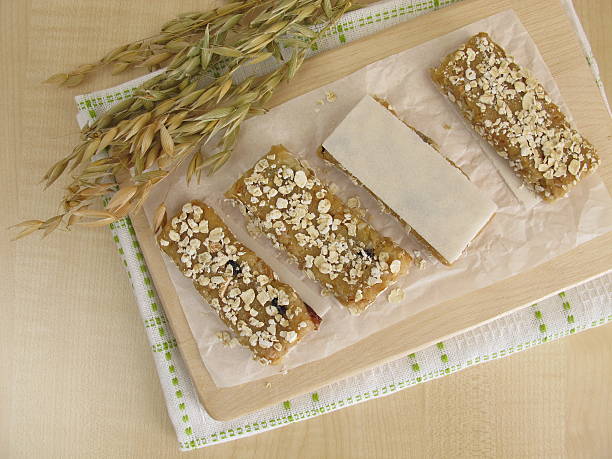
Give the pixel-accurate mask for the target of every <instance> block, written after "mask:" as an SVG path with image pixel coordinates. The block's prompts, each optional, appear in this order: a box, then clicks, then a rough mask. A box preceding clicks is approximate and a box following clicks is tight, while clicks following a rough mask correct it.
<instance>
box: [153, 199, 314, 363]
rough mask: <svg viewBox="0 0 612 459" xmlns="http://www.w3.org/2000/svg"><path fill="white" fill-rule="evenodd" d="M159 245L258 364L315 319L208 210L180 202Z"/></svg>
mask: <svg viewBox="0 0 612 459" xmlns="http://www.w3.org/2000/svg"><path fill="white" fill-rule="evenodd" d="M158 241H159V245H160V247H161V248H162V250H163V251H164V252H165V253H166V254H167V255H168V256H170V258H172V260H173V261H174V263H176V265H177V266H178V267H179V269H180V270H181V272H182V273H183V274H184V275H185V276H187V277H189V278H190V279H193V285H194V286H195V288H196V290H197V291H198V292H199V293H200V295H202V297H204V299H205V300H206V301H207V302H208V304H209V305H210V306H211V307H212V308H213V309H214V310H215V311H216V312H217V314H218V315H219V317H220V318H221V320H222V321H223V322H224V323H225V324H226V325H227V326H228V327H229V328H230V329H231V330H232V331H233V332H234V333H235V335H236V337H237V340H238V342H239V343H240V344H242V345H243V346H245V347H248V348H249V349H250V350H251V352H252V353H253V358H254V359H256V360H259V362H260V363H262V364H277V363H279V362H280V361H281V359H282V358H283V356H284V355H285V354H286V353H287V352H288V351H289V350H290V349H291V348H292V347H293V346H295V345H296V344H297V343H298V342H299V341H300V340H301V339H302V338H303V337H304V336H306V335H307V334H308V333H310V332H312V331H313V330H316V329H317V328H318V327H319V323H320V322H321V319H320V318H319V317H318V316H317V314H316V313H315V312H314V311H313V310H312V309H311V308H310V307H309V306H308V305H306V304H304V303H303V302H302V300H301V299H300V298H299V296H298V295H297V293H296V292H295V290H293V288H291V286H289V285H287V284H284V283H282V282H280V281H279V280H278V277H277V275H276V273H275V272H274V271H272V268H270V267H269V266H268V265H267V264H266V263H265V262H264V261H263V260H262V259H261V258H259V257H258V256H257V255H255V253H254V252H253V251H252V250H250V249H249V248H248V247H245V246H244V245H242V244H241V243H240V242H239V241H237V240H236V237H235V236H234V234H233V233H232V232H231V231H230V229H229V228H228V227H227V226H226V225H225V223H223V221H222V220H221V218H220V217H219V216H218V215H217V214H216V213H215V211H214V210H213V209H211V208H210V207H208V206H207V205H205V204H204V203H202V202H199V201H191V202H188V203H186V204H185V205H184V206H183V208H182V210H181V212H180V213H179V214H178V215H176V216H175V217H174V218H172V220H171V221H170V222H169V223H168V224H167V225H166V226H165V227H164V228H163V230H162V232H161V234H160V236H159V238H158Z"/></svg>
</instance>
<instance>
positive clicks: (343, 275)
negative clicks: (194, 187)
mask: <svg viewBox="0 0 612 459" xmlns="http://www.w3.org/2000/svg"><path fill="white" fill-rule="evenodd" d="M226 196H227V197H228V198H231V199H234V200H235V201H237V202H238V203H239V205H240V207H241V209H242V211H243V213H244V214H245V215H246V216H247V217H248V218H249V219H250V220H251V221H252V222H254V223H255V225H256V226H257V227H258V228H259V229H260V230H261V231H262V232H263V233H264V234H265V235H266V236H267V237H268V238H269V239H270V240H272V242H273V243H274V245H275V246H276V247H277V248H281V249H283V250H284V251H285V252H286V253H287V254H288V255H289V257H290V258H291V259H292V260H293V261H295V262H296V263H297V264H298V266H299V267H300V268H301V269H304V270H305V271H306V274H307V275H308V276H309V277H310V278H311V279H313V280H317V281H318V282H319V283H320V284H322V285H323V286H324V288H325V289H327V290H329V292H330V293H332V294H333V295H334V296H335V297H336V298H337V299H338V301H339V302H340V303H342V304H343V305H344V306H346V307H347V308H349V310H350V311H351V312H352V313H354V314H359V313H361V312H362V311H364V310H365V309H366V308H367V306H368V305H370V304H371V303H372V302H373V301H374V299H375V298H376V297H377V296H378V295H379V294H380V293H381V292H382V291H383V290H385V289H386V288H387V287H388V286H389V285H390V284H391V283H392V282H394V281H395V280H396V279H397V278H398V277H399V276H400V275H402V274H404V273H406V272H407V271H408V265H409V264H410V262H411V261H412V258H411V257H410V255H408V253H406V251H405V250H403V249H402V248H401V247H399V246H398V245H397V244H395V243H394V242H393V241H392V240H391V239H389V238H386V237H383V236H381V235H380V234H379V233H378V232H377V231H376V230H375V229H374V228H372V227H371V226H370V225H369V224H368V223H367V222H366V221H365V220H364V219H363V218H362V217H361V216H359V215H358V214H357V212H356V211H355V210H354V209H351V208H349V207H348V206H347V205H346V204H345V203H344V202H342V200H340V198H338V197H337V196H335V195H334V193H332V192H331V191H330V190H329V188H328V187H327V186H325V185H324V184H323V183H321V181H320V180H318V179H317V177H316V176H315V174H314V172H313V171H312V170H311V169H310V168H308V167H306V166H304V165H303V164H302V163H301V162H300V161H299V160H298V159H297V158H296V157H295V156H293V155H292V154H291V153H289V152H288V151H287V150H286V149H285V148H284V147H283V146H280V145H279V146H274V147H272V149H271V150H270V152H269V153H268V154H267V155H265V156H264V157H262V158H261V159H260V160H259V161H257V163H256V164H255V166H254V167H253V168H251V169H250V170H248V171H247V172H246V173H245V174H243V175H242V177H241V178H240V179H239V180H238V181H237V182H236V183H235V184H234V185H233V186H232V187H231V189H230V190H229V191H228V192H227V193H226Z"/></svg>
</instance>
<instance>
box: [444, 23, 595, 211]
mask: <svg viewBox="0 0 612 459" xmlns="http://www.w3.org/2000/svg"><path fill="white" fill-rule="evenodd" d="M432 78H433V80H434V82H435V83H437V84H438V85H439V86H440V88H441V89H442V91H443V93H444V94H445V95H446V96H447V97H448V98H449V99H450V100H451V101H452V102H455V103H456V104H457V105H458V106H459V108H460V110H461V112H462V113H463V115H464V117H465V118H467V119H468V120H469V121H470V122H471V123H472V125H473V126H474V129H475V130H476V132H478V133H479V134H480V135H482V136H483V137H484V138H485V139H487V140H488V141H489V143H491V145H492V146H493V147H494V148H495V149H496V151H497V153H498V154H499V155H501V156H502V157H504V158H506V159H507V160H508V162H509V164H510V167H512V169H513V170H514V172H515V173H516V174H517V175H518V176H519V177H521V178H522V180H523V182H524V183H525V184H526V185H527V186H528V187H530V188H531V189H533V190H534V191H535V192H537V193H538V194H539V195H540V196H541V197H543V198H544V199H545V200H550V201H552V200H554V199H557V198H559V197H561V196H564V195H566V194H567V193H568V191H569V190H570V189H571V187H572V186H574V185H576V183H577V182H578V181H579V180H580V179H582V178H583V177H585V176H586V175H588V174H589V173H591V172H592V171H593V170H595V169H596V168H597V166H598V165H599V162H600V159H599V156H598V155H597V152H596V151H595V149H594V148H593V145H591V143H589V142H588V141H587V140H586V139H585V138H584V137H582V136H581V135H580V133H579V132H578V131H576V129H574V128H573V127H572V126H571V124H570V123H569V121H568V120H567V118H566V117H565V115H564V114H563V113H562V112H561V110H560V109H559V107H558V106H557V105H556V104H555V103H554V102H552V101H551V99H550V96H549V95H548V94H547V93H546V91H545V90H544V88H543V87H542V85H541V84H540V83H539V82H538V80H537V79H536V78H535V77H534V76H533V74H532V73H531V72H530V71H529V70H528V69H526V68H524V67H522V66H520V65H519V64H517V63H516V62H515V61H514V59H513V58H512V57H511V56H508V55H507V54H506V52H505V51H504V50H503V49H502V48H501V47H500V46H499V45H497V44H496V43H495V42H493V40H492V39H491V37H489V36H488V35H487V34H486V33H480V34H478V35H476V36H474V37H472V38H471V39H470V40H469V41H468V42H467V43H466V44H465V45H463V46H462V47H461V48H460V49H458V50H457V51H455V52H454V53H452V54H450V55H449V56H447V57H446V59H445V60H444V61H443V63H442V64H441V65H440V66H439V67H438V68H436V69H434V70H433V71H432Z"/></svg>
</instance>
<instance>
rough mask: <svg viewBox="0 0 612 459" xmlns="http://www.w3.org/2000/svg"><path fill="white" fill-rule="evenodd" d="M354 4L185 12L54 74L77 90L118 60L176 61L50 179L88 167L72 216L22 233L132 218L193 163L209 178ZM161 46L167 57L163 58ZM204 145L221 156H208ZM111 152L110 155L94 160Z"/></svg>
mask: <svg viewBox="0 0 612 459" xmlns="http://www.w3.org/2000/svg"><path fill="white" fill-rule="evenodd" d="M350 7H351V2H350V1H349V0H336V1H331V0H316V1H310V0H284V1H281V2H271V1H255V0H252V1H248V2H236V3H232V4H229V5H226V6H224V7H222V8H218V9H216V10H212V11H210V12H205V13H191V14H186V15H182V16H179V17H178V18H176V19H173V20H172V21H170V22H169V23H167V24H165V25H164V26H163V27H162V31H161V33H160V35H159V36H157V37H154V39H147V40H140V41H138V42H135V43H133V44H130V45H126V46H125V47H122V48H118V50H119V49H120V51H117V50H114V51H112V52H111V53H109V54H108V55H107V56H105V57H104V58H102V59H101V60H100V61H98V63H96V64H87V66H85V67H83V66H82V67H83V68H79V69H77V70H76V71H74V72H76V73H74V72H71V73H70V74H62V75H68V77H67V78H66V79H63V76H62V78H59V77H57V76H54V77H52V78H51V80H53V81H52V82H56V83H60V84H64V85H73V84H72V83H75V82H76V83H75V84H78V82H80V81H81V80H82V79H83V78H84V76H85V74H87V73H89V72H92V71H94V70H96V69H98V68H100V67H101V66H103V65H107V64H109V63H114V65H116V64H127V66H130V65H136V64H142V65H143V66H149V65H147V64H145V62H146V60H147V59H150V58H151V56H161V55H162V54H163V53H167V54H169V55H168V57H167V59H170V57H171V58H172V60H171V61H170V62H169V63H168V66H167V68H166V71H165V72H163V73H161V74H160V75H157V76H156V77H154V78H152V79H150V80H148V81H147V82H145V83H144V84H142V85H141V86H140V87H139V88H138V89H137V90H136V91H135V94H134V97H133V98H131V99H127V100H124V101H122V102H120V103H119V104H117V105H115V106H113V107H112V108H111V109H110V110H109V111H107V112H106V113H105V114H104V115H102V116H101V117H100V118H99V119H98V120H97V121H96V122H94V123H93V124H92V125H90V126H87V127H85V128H84V129H83V130H82V133H81V140H80V142H79V144H78V145H77V146H76V147H75V148H74V150H73V151H72V152H71V153H70V154H69V155H68V156H66V157H65V158H62V159H61V160H59V161H58V162H57V163H55V164H54V165H53V166H52V167H51V168H50V169H49V171H48V172H47V173H46V174H45V176H44V178H43V181H44V182H45V188H46V187H48V186H50V185H51V184H53V183H54V182H55V181H56V180H57V179H58V178H59V177H60V176H62V175H63V174H66V173H67V172H70V171H74V170H75V169H77V168H79V169H78V172H77V173H74V175H72V182H71V183H70V184H69V185H68V187H67V189H66V190H67V192H66V194H65V196H64V199H63V200H62V203H61V208H62V213H60V214H59V215H56V216H54V217H52V218H50V219H48V220H45V221H41V220H30V221H28V222H23V223H22V224H21V227H23V228H24V230H22V232H21V233H20V234H19V235H18V236H17V237H22V236H25V235H27V234H31V233H33V232H35V231H39V230H42V231H44V233H45V235H46V234H49V233H50V232H51V231H53V230H54V229H57V228H58V227H60V226H61V225H62V223H64V225H65V226H66V227H71V226H72V225H81V226H101V225H106V224H108V223H111V222H113V221H116V220H118V219H120V218H123V217H125V216H127V215H128V214H129V213H132V212H136V211H137V210H138V209H140V208H141V206H142V204H143V203H144V201H145V200H146V198H147V196H148V194H149V193H150V191H151V189H152V188H153V187H154V186H155V184H156V183H158V182H159V181H161V180H163V179H164V178H165V177H167V176H168V175H169V174H170V173H171V172H172V171H173V170H174V169H176V168H178V167H179V165H181V164H183V163H184V162H188V165H187V170H186V179H187V181H188V182H190V181H191V180H193V179H196V180H200V178H201V175H202V173H203V172H206V173H207V174H213V173H215V172H216V171H217V170H218V169H219V168H221V167H222V166H223V165H224V164H225V163H226V162H227V161H228V159H229V158H230V157H231V153H232V150H233V148H234V145H235V144H236V140H237V137H238V133H239V131H240V126H241V124H242V122H243V121H244V120H245V119H247V118H249V117H251V116H254V115H257V114H262V113H265V111H266V108H265V106H266V103H267V102H268V100H269V99H270V97H271V96H272V94H273V93H274V91H275V89H276V88H277V87H278V86H279V85H280V84H281V83H282V82H288V81H290V80H291V79H292V78H293V77H294V76H295V74H296V72H297V70H298V69H299V68H300V66H301V65H302V63H303V61H304V59H305V57H306V53H307V50H308V49H309V48H310V47H311V46H312V44H313V43H314V42H315V41H316V40H317V39H318V38H319V37H320V36H321V34H323V33H324V32H325V31H326V30H327V29H328V28H329V27H330V26H332V25H333V24H334V23H335V22H336V21H337V20H338V19H339V18H340V17H341V16H342V14H344V13H345V12H346V11H347V10H348V9H349V8H350ZM313 24H314V25H316V26H315V27H309V25H313ZM162 36H163V38H161V37H162ZM169 37H172V38H171V39H169V40H167V41H166V39H168V38H169ZM176 40H179V41H176ZM181 40H182V41H181ZM169 43H170V44H171V46H168V44H169ZM176 43H180V46H179V45H176V46H174V45H175V44H176ZM157 46H163V48H164V49H165V51H163V52H162V51H160V52H157V50H158V48H157ZM123 48H125V49H123ZM159 49H161V48H159ZM128 51H129V52H132V51H133V54H125V53H126V52H128ZM126 56H134V57H133V60H132V57H129V58H126ZM136 56H139V57H138V59H137V58H136ZM141 58H142V59H141ZM272 58H273V59H275V60H276V62H277V64H279V65H278V67H277V68H276V70H274V71H273V72H271V73H269V74H267V75H263V76H260V77H254V76H253V77H249V78H247V79H245V80H243V81H238V78H237V77H236V72H237V71H238V70H239V69H241V68H243V66H245V65H251V64H254V63H258V62H261V61H264V60H267V59H272ZM158 59H161V57H160V58H158ZM167 59H166V60H167ZM128 61H129V62H128ZM148 62H149V63H151V62H152V61H151V60H149V61H148ZM162 62H163V61H161V60H160V62H158V63H155V65H160V64H161V63H162ZM127 66H126V68H127ZM211 74H212V75H216V76H215V77H211ZM56 77H57V78H56ZM73 77H74V78H73ZM77 77H78V78H77ZM71 79H72V81H71ZM77 80H78V81H77ZM70 81H71V82H70ZM69 82H70V83H69ZM203 145H204V146H206V150H207V151H209V152H211V151H212V153H213V154H209V155H208V156H205V155H204V153H203V151H202V146H203ZM103 151H104V152H106V153H107V155H106V157H102V158H100V159H96V160H94V161H92V158H93V157H94V156H95V155H97V154H99V153H101V152H103ZM95 157H96V158H99V156H95ZM118 176H119V177H125V176H128V177H129V180H127V181H125V184H124V186H123V187H122V188H121V190H120V191H118V192H117V193H116V194H115V195H114V196H113V198H112V199H111V200H110V201H109V202H108V203H107V204H106V205H105V206H104V210H96V209H95V207H98V208H99V207H100V206H99V204H100V203H101V202H103V200H104V197H105V196H107V195H108V193H109V191H112V190H113V189H114V187H115V185H114V183H115V182H114V179H115V177H118ZM160 207H161V206H160ZM164 215H165V208H164V209H163V212H162V210H158V212H157V215H156V218H155V220H156V223H155V224H156V226H160V225H161V222H162V221H163V218H164Z"/></svg>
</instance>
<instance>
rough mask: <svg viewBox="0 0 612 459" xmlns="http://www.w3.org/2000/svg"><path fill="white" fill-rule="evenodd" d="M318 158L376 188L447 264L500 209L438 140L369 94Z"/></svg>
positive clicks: (387, 206)
mask: <svg viewBox="0 0 612 459" xmlns="http://www.w3.org/2000/svg"><path fill="white" fill-rule="evenodd" d="M363 126H367V129H366V130H364V129H363ZM319 155H320V156H321V157H322V158H323V159H325V160H326V161H328V162H330V163H332V164H334V165H336V166H338V167H339V168H340V169H341V170H343V171H344V172H346V173H347V174H348V175H349V176H350V177H351V179H353V180H354V181H355V182H357V183H358V184H360V185H362V186H363V187H364V188H366V189H367V190H368V191H370V193H372V194H373V195H374V196H375V197H376V198H377V199H378V201H379V202H380V203H381V204H382V205H383V208H384V209H385V210H386V211H387V212H388V213H390V214H392V215H393V216H395V217H396V218H397V219H398V220H400V222H402V223H403V224H404V225H408V226H409V227H410V228H411V229H412V233H413V234H414V235H415V236H416V237H417V238H418V239H419V240H420V241H421V242H424V244H425V245H426V246H427V247H428V248H429V249H430V251H431V252H432V253H433V254H434V255H435V256H436V257H437V258H438V259H439V260H440V261H442V262H443V263H445V264H451V263H453V262H454V261H456V260H457V258H459V256H460V255H461V254H462V252H463V251H464V250H465V248H466V247H467V245H468V244H469V243H470V241H471V240H472V239H473V238H474V237H475V236H476V235H477V234H478V233H479V232H480V231H481V230H482V228H483V227H484V225H486V223H487V222H488V221H489V220H490V219H491V217H492V216H493V213H494V212H495V210H496V208H497V207H496V205H495V203H493V202H492V201H491V200H490V199H489V198H488V197H487V196H485V195H484V193H482V192H481V191H480V190H479V189H478V188H477V187H476V186H475V185H474V184H473V183H472V182H470V180H469V179H468V177H467V176H466V175H465V174H464V173H463V172H462V171H461V169H459V168H458V167H457V166H456V165H454V164H453V163H452V162H451V161H449V160H447V159H446V158H445V157H444V156H442V155H441V154H440V153H439V152H438V151H436V148H435V143H434V142H433V141H432V140H431V139H429V138H428V137H426V136H425V135H424V134H422V133H420V132H418V131H416V130H415V129H414V128H412V127H410V126H409V125H407V124H406V123H404V122H403V121H402V120H400V119H399V118H398V117H397V115H396V114H395V113H394V112H393V110H392V108H391V107H390V106H389V105H388V104H386V103H385V102H383V101H377V100H375V99H373V98H372V97H370V96H366V97H364V98H363V99H362V100H361V101H360V102H359V103H358V104H357V105H356V106H355V107H354V108H353V109H352V110H351V111H350V112H349V114H348V115H347V116H346V118H345V119H344V120H342V122H341V123H340V124H339V125H338V126H337V127H336V129H335V130H334V131H333V132H332V134H331V135H330V136H329V137H328V138H327V139H325V141H324V142H323V146H322V148H321V149H320V151H319Z"/></svg>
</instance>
